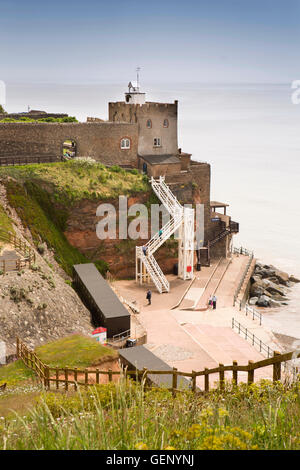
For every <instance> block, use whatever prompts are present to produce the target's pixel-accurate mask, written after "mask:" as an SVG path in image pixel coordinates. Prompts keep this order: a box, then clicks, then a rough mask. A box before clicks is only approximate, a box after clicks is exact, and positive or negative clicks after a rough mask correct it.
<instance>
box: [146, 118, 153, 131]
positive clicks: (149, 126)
mask: <svg viewBox="0 0 300 470" xmlns="http://www.w3.org/2000/svg"><path fill="white" fill-rule="evenodd" d="M146 126H147V128H148V129H151V127H152V121H151V119H148V120H147V123H146Z"/></svg>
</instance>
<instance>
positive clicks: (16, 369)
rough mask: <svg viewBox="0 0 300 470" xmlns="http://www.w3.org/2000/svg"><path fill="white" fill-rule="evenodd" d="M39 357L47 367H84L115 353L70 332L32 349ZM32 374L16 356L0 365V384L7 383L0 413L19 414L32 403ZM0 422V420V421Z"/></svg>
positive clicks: (35, 391)
mask: <svg viewBox="0 0 300 470" xmlns="http://www.w3.org/2000/svg"><path fill="white" fill-rule="evenodd" d="M36 353H37V355H38V356H39V357H40V359H41V360H42V361H43V362H44V363H45V364H48V365H49V366H51V367H56V366H58V367H60V368H63V367H66V366H69V367H77V368H79V369H80V368H86V367H89V366H92V365H100V364H101V363H103V362H104V361H105V360H107V359H115V358H117V357H118V353H117V352H116V351H115V350H113V349H110V348H108V347H106V346H102V345H101V344H99V343H98V342H96V341H95V340H94V339H92V338H88V337H85V336H82V335H79V334H78V335H71V336H67V337H66V338H62V339H59V340H57V341H52V342H50V343H47V344H45V345H43V346H40V347H38V348H36ZM35 382H37V380H36V375H35V373H34V372H33V371H32V370H31V369H29V368H28V367H26V366H25V365H24V363H23V362H22V361H21V360H20V359H19V360H17V361H15V362H13V363H12V364H8V365H7V366H3V367H0V385H1V384H3V383H7V392H8V393H4V394H2V395H1V394H0V416H10V415H11V414H13V411H14V412H17V413H20V414H21V415H22V416H23V415H24V414H26V413H27V410H28V409H29V408H32V407H33V406H34V405H35V404H36V399H37V397H38V396H39V395H40V391H39V388H40V387H39V386H37V385H34V383H35ZM0 424H1V422H0Z"/></svg>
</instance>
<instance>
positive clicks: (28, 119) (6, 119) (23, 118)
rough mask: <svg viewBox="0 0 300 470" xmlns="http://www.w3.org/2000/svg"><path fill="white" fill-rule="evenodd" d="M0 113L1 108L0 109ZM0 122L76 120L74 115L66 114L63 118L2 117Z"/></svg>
mask: <svg viewBox="0 0 300 470" xmlns="http://www.w3.org/2000/svg"><path fill="white" fill-rule="evenodd" d="M0 113H1V114H2V112H1V109H0ZM0 122H14V123H28V122H78V121H77V119H76V117H74V116H66V117H63V118H54V117H46V118H40V119H33V118H31V117H27V116H22V117H20V118H19V119H13V118H8V117H7V118H4V119H0Z"/></svg>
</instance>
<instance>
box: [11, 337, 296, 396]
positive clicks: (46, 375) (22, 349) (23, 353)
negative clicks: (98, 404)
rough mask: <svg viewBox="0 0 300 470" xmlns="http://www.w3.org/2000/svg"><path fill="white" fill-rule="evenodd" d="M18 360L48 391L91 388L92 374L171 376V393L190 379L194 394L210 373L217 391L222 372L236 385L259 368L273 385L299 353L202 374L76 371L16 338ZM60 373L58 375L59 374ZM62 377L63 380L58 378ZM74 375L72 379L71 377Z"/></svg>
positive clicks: (209, 370) (222, 379)
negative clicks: (268, 372)
mask: <svg viewBox="0 0 300 470" xmlns="http://www.w3.org/2000/svg"><path fill="white" fill-rule="evenodd" d="M17 357H19V358H20V359H22V361H23V362H24V364H25V365H26V366H27V367H29V368H30V369H32V370H34V371H35V372H36V373H37V375H38V377H39V378H40V380H41V381H42V383H43V384H44V387H45V388H46V389H50V387H51V383H53V382H54V383H55V386H56V389H58V388H59V384H64V388H65V390H68V387H69V385H73V386H74V389H75V390H77V387H78V385H83V386H87V385H93V384H92V383H89V376H91V375H94V376H95V377H96V383H97V384H99V382H100V380H99V377H100V375H107V376H108V380H109V381H110V382H111V381H112V379H113V376H116V375H121V374H123V373H124V375H125V377H126V376H133V377H137V378H139V379H142V378H144V379H146V378H147V377H149V375H150V376H151V375H171V376H172V388H170V389H168V390H172V393H173V394H174V395H175V393H176V392H177V391H178V377H188V378H190V379H191V381H190V389H191V390H192V391H193V392H199V388H197V387H196V379H197V377H201V376H204V379H205V381H204V391H205V392H208V391H209V376H210V375H211V374H219V379H220V388H221V389H223V387H224V383H225V382H224V380H225V375H224V373H225V372H232V380H233V382H234V383H237V382H238V372H248V384H251V383H253V382H254V371H255V370H256V369H261V368H263V367H268V366H272V365H273V382H276V381H278V380H280V379H281V363H282V362H286V361H290V360H291V359H295V358H299V357H300V352H299V353H295V352H289V353H284V354H280V353H279V352H277V351H274V352H273V357H269V358H268V359H263V360H261V361H257V362H252V361H249V362H248V364H247V365H238V363H237V362H236V361H233V363H232V364H230V365H223V364H219V366H218V367H214V368H212V369H208V368H205V369H204V370H201V371H198V372H196V371H192V372H182V371H179V370H177V369H175V368H173V369H169V370H148V369H143V370H138V369H136V370H127V369H126V370H125V371H112V370H111V369H110V370H105V371H104V370H99V369H97V368H96V369H94V370H88V369H77V368H76V367H75V368H71V367H49V366H48V365H46V364H44V363H43V362H42V361H41V360H40V359H39V357H38V356H37V355H36V353H35V352H34V351H31V350H29V348H27V346H26V345H25V344H24V343H23V342H22V341H21V340H20V339H19V338H17ZM52 372H53V375H54V377H51V375H52V374H51V373H52ZM60 373H61V374H60ZM78 374H81V375H83V376H84V382H81V381H78V380H77V378H78ZM60 375H62V376H63V378H59V376H60ZM72 376H73V377H72Z"/></svg>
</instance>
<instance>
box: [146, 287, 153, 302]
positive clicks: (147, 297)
mask: <svg viewBox="0 0 300 470" xmlns="http://www.w3.org/2000/svg"><path fill="white" fill-rule="evenodd" d="M151 297H152V292H151V290H150V289H149V290H148V292H147V295H146V299H147V300H148V305H151Z"/></svg>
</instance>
